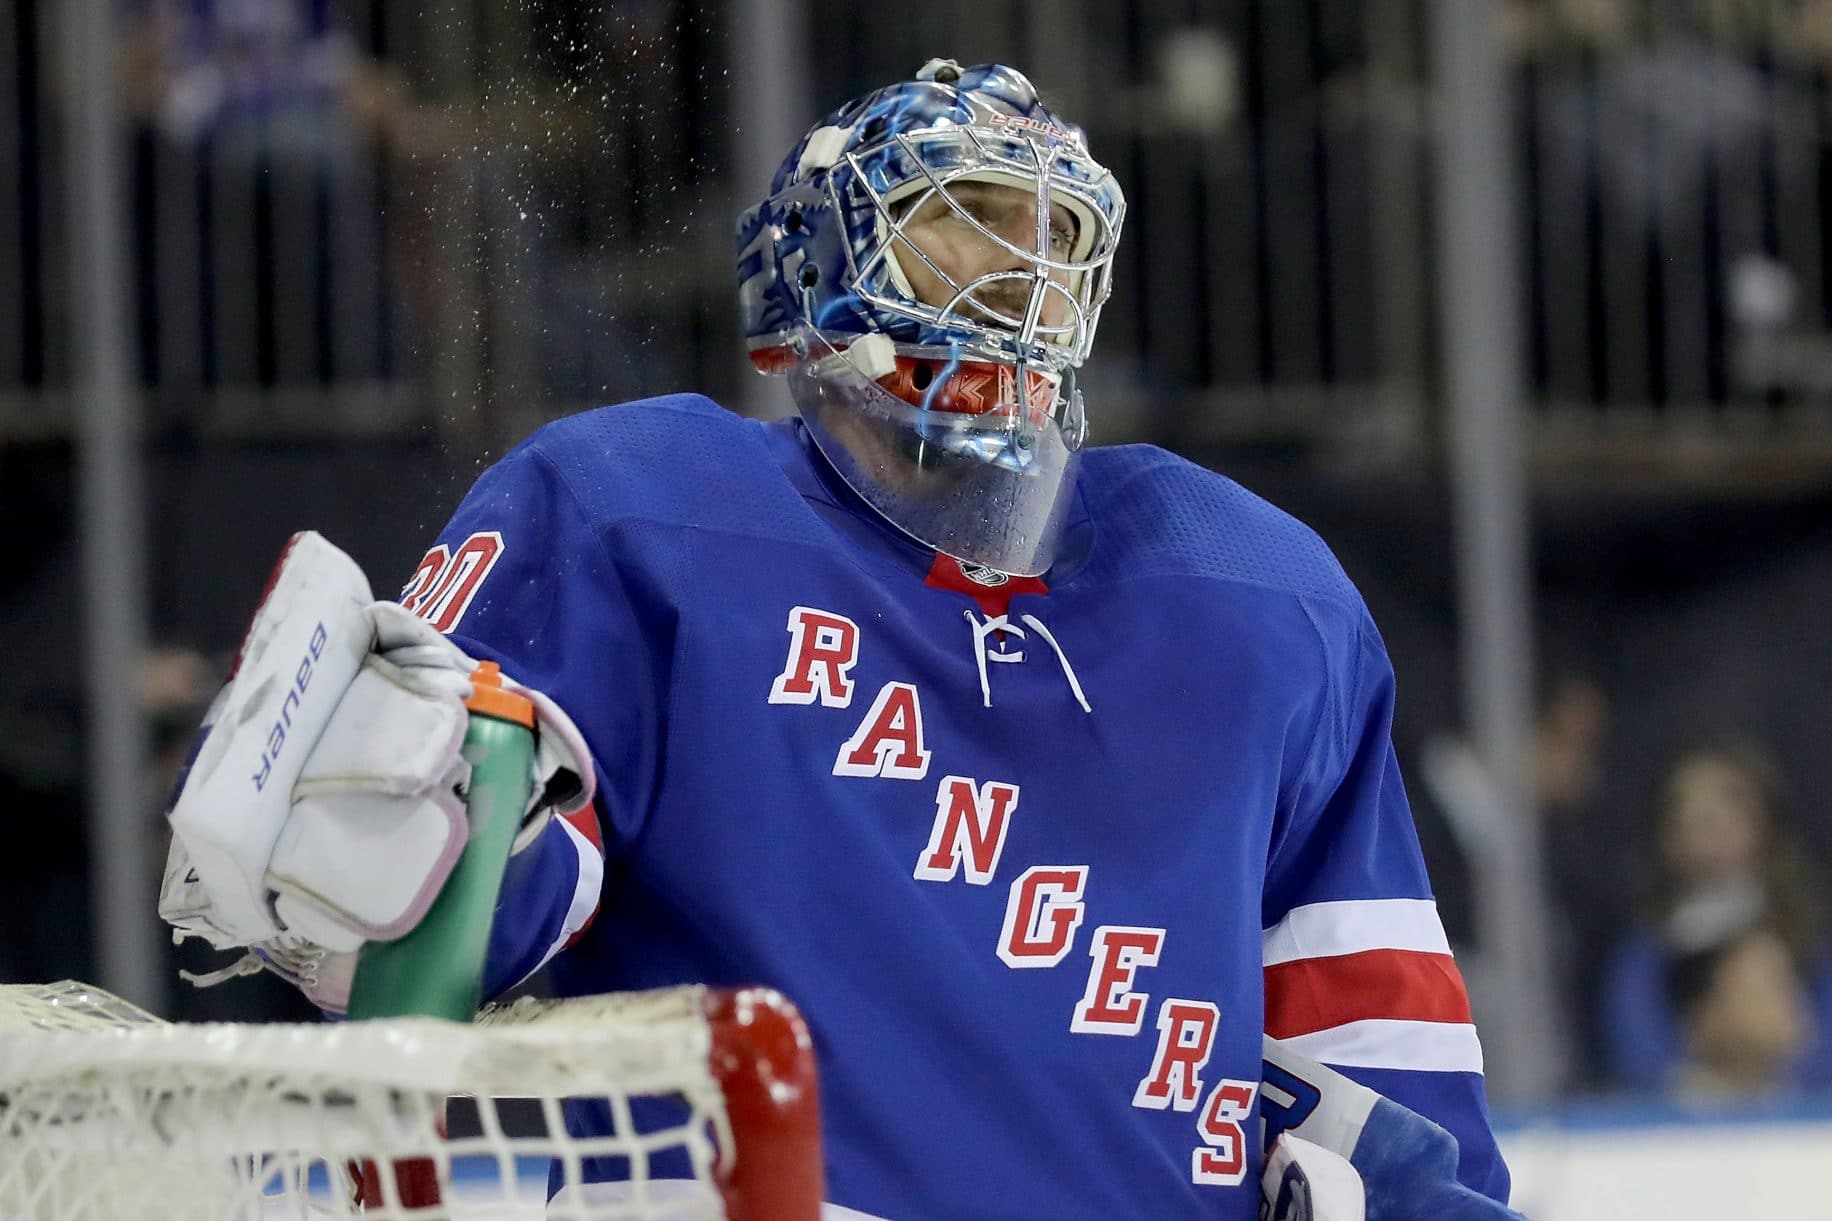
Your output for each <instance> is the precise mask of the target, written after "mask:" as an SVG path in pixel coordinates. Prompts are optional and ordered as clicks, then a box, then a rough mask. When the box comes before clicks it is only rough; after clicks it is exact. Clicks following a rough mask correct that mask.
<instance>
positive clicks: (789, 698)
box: [770, 606, 859, 708]
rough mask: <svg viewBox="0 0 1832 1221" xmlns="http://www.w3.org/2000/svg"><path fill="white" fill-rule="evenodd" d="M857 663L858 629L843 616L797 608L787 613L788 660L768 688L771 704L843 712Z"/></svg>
mask: <svg viewBox="0 0 1832 1221" xmlns="http://www.w3.org/2000/svg"><path fill="white" fill-rule="evenodd" d="M858 660H859V625H858V624H856V623H854V622H853V621H852V620H850V619H848V618H847V617H846V616H845V615H836V614H834V613H833V612H832V611H824V610H816V609H815V608H814V607H812V606H798V607H795V608H794V609H793V610H791V611H790V612H789V658H788V660H787V661H786V662H785V663H784V664H783V667H782V673H781V674H778V675H777V676H776V681H775V682H773V683H771V684H770V703H772V704H812V703H813V702H814V701H815V700H817V699H818V700H820V702H821V706H822V707H825V708H846V707H850V706H851V704H852V677H851V673H852V668H853V666H854V665H856V664H857V663H858Z"/></svg>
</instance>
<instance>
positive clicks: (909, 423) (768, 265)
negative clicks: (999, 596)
mask: <svg viewBox="0 0 1832 1221" xmlns="http://www.w3.org/2000/svg"><path fill="white" fill-rule="evenodd" d="M1124 213H1125V200H1124V198H1123V196H1122V195H1121V193H1120V189H1119V186H1118V184H1117V183H1115V182H1114V180H1113V176H1112V175H1111V174H1110V173H1108V172H1107V170H1106V169H1104V168H1103V167H1102V166H1101V165H1100V164H1099V163H1097V162H1096V161H1094V159H1093V158H1092V157H1090V156H1089V155H1088V151H1087V141H1086V139H1085V137H1084V136H1083V135H1082V132H1081V130H1080V129H1079V128H1077V127H1074V126H1072V125H1070V124H1068V123H1066V122H1064V121H1063V120H1062V119H1061V118H1059V117H1058V116H1057V115H1056V114H1054V113H1053V112H1052V111H1050V110H1049V109H1048V108H1047V107H1045V106H1044V105H1043V103H1042V102H1040V101H1039V100H1038V99H1037V94H1036V90H1035V89H1033V88H1032V87H1031V84H1030V82H1029V81H1028V80H1026V79H1025V78H1024V77H1023V76H1022V75H1021V74H1020V73H1018V72H1016V71H1014V70H1013V69H1011V68H1007V67H1002V66H999V65H996V64H992V65H981V66H977V67H972V68H961V67H960V66H959V65H958V64H955V63H954V62H953V61H952V60H931V61H930V62H929V63H928V64H927V65H926V66H925V67H924V68H923V69H922V71H921V72H919V73H918V74H917V77H916V79H915V80H914V81H909V82H905V83H903V84H898V85H892V86H890V87H889V88H886V89H881V90H879V91H877V92H876V93H872V94H868V95H867V96H865V97H863V98H860V99H858V100H856V101H853V102H851V103H849V104H847V105H846V106H844V107H842V108H841V109H840V110H839V111H837V112H835V113H834V114H833V115H831V116H829V117H828V118H826V119H824V120H822V121H821V122H820V123H819V124H817V125H816V126H815V127H814V129H813V130H811V131H810V132H809V133H808V134H807V135H806V136H805V137H803V139H802V141H801V143H800V144H798V145H797V146H796V147H795V148H794V149H793V150H792V151H791V152H790V154H789V156H788V158H787V159H786V160H785V161H784V162H783V164H782V167H781V168H780V169H779V170H778V171H777V173H776V178H775V181H774V183H773V184H772V187H771V194H770V197H769V198H768V199H766V200H764V201H763V202H762V203H761V204H758V205H757V206H756V207H755V208H752V209H751V210H750V211H748V212H746V213H745V214H744V215H743V216H742V217H741V218H739V222H738V278H739V297H740V303H741V308H742V312H743V315H744V322H745V330H746V335H747V338H748V341H749V346H750V355H751V360H752V362H753V363H754V364H756V366H757V367H758V368H759V369H761V370H763V371H764V372H768V373H783V374H787V375H788V377H789V388H790V392H791V393H792V395H793V396H794V398H795V402H796V405H797V406H798V407H799V408H800V409H801V414H802V418H803V420H804V421H805V423H806V424H807V427H808V431H809V433H810V434H811V435H812V436H813V437H814V440H815V443H816V444H817V445H818V446H819V447H820V449H821V452H822V454H823V455H824V456H825V457H826V458H827V460H828V462H829V463H830V464H831V465H832V466H833V467H834V469H835V470H836V471H838V472H839V474H840V476H841V477H842V478H843V479H845V481H846V482H847V484H849V485H850V486H851V487H852V489H853V490H854V491H855V492H857V493H858V494H859V495H860V496H861V497H862V498H863V499H864V500H865V501H866V503H867V504H869V505H871V506H872V508H873V509H875V510H876V511H877V512H878V513H880V514H881V515H883V516H884V517H885V518H886V519H888V520H889V521H890V522H891V523H892V524H894V525H896V526H897V527H898V528H899V529H901V530H902V531H903V532H904V533H906V534H909V535H910V536H911V537H913V538H915V539H916V540H917V541H919V542H921V543H923V544H925V545H927V546H930V547H933V548H935V549H936V550H938V551H942V552H944V553H946V554H948V555H952V556H955V557H956V558H958V559H960V560H962V561H965V562H967V563H970V564H977V565H983V566H985V567H988V568H993V569H997V570H999V571H1001V572H1007V573H1014V574H1018V575H1023V576H1034V575H1037V574H1040V573H1042V572H1044V571H1045V570H1046V569H1048V568H1049V566H1050V563H1051V562H1052V560H1053V559H1054V556H1055V549H1056V542H1057V539H1058V536H1059V535H1060V533H1061V529H1062V524H1063V521H1064V519H1065V518H1066V516H1067V511H1068V505H1069V501H1070V498H1071V492H1072V489H1073V484H1074V480H1073V474H1074V467H1075V457H1076V451H1077V450H1079V448H1080V446H1081V443H1082V440H1083V437H1084V436H1085V433H1086V420H1085V416H1084V414H1083V409H1082V402H1081V395H1080V393H1079V392H1078V391H1077V390H1076V388H1075V384H1074V370H1075V368H1076V367H1078V366H1079V365H1080V364H1081V362H1082V361H1083V360H1084V359H1085V358H1086V357H1087V354H1088V349H1089V347H1090V346H1091V345H1092V343H1093V340H1094V330H1095V325H1096V323H1097V322H1098V321H1099V318H1100V308H1101V304H1102V302H1104V301H1105V300H1106V298H1107V293H1108V290H1109V288H1110V285H1111V276H1112V271H1111V265H1112V259H1113V251H1114V246H1115V245H1116V243H1117V242H1118V240H1119V234H1120V223H1121V220H1122V217H1123V216H1124ZM937 235H939V236H937ZM944 245H949V246H950V248H951V249H953V250H959V249H963V248H970V249H971V251H972V253H971V255H969V256H967V257H965V258H962V257H950V255H949V254H948V253H946V252H944V250H943V248H942V247H943V246H944ZM963 267H967V268H969V270H968V271H963Z"/></svg>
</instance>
